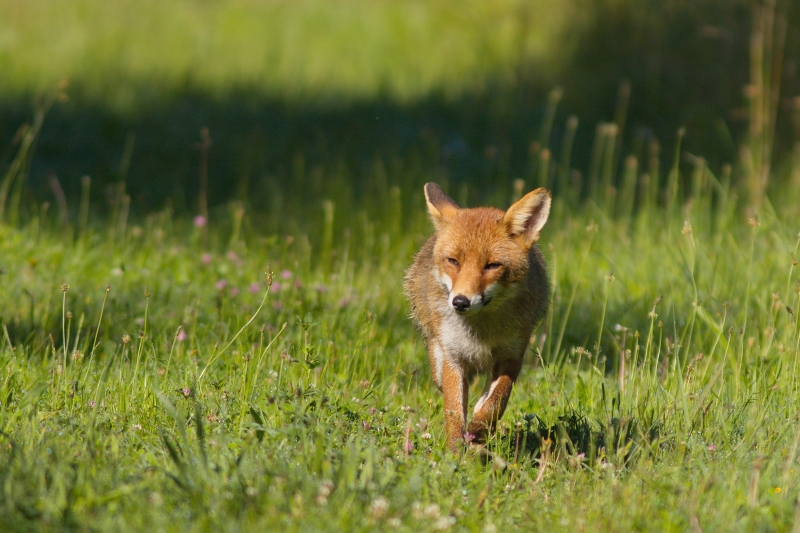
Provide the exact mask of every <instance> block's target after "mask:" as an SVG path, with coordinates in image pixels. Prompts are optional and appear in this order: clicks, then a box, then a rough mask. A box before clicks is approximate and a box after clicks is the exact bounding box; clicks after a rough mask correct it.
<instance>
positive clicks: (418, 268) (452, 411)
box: [405, 183, 550, 452]
mask: <svg viewBox="0 0 800 533" xmlns="http://www.w3.org/2000/svg"><path fill="white" fill-rule="evenodd" d="M425 199H426V200H427V204H428V213H429V215H430V217H431V220H432V221H433V225H434V227H435V232H434V234H433V236H431V238H430V239H428V241H427V242H426V243H425V245H424V246H423V247H422V248H421V249H420V251H419V252H418V253H417V255H416V257H415V258H414V263H413V264H412V265H411V268H409V269H408V272H407V273H406V278H405V292H406V296H407V297H408V300H409V302H410V303H411V308H412V316H413V318H414V322H415V323H416V325H417V327H418V328H419V329H420V331H421V332H422V335H423V336H424V337H425V340H426V342H427V348H428V359H429V360H430V364H431V371H432V373H433V379H434V381H435V382H436V385H437V386H438V387H439V389H440V390H441V391H442V392H443V393H444V415H445V431H446V434H447V445H448V447H449V448H450V449H451V450H453V451H456V452H457V451H458V450H459V448H460V447H461V446H462V444H463V443H464V442H465V441H466V442H470V441H471V442H472V443H474V444H482V443H485V441H486V438H487V437H488V435H489V433H490V432H491V431H492V430H493V429H494V426H495V424H496V423H497V421H498V420H499V419H500V417H502V416H503V412H504V411H505V409H506V404H507V403H508V398H509V395H510V394H511V388H512V386H513V385H514V381H515V380H516V379H517V376H518V375H519V372H520V370H521V368H522V358H523V356H524V355H525V351H526V349H527V348H528V343H529V341H530V336H531V333H532V332H533V329H534V328H535V327H536V325H537V324H538V323H539V322H541V320H542V319H543V318H544V316H545V314H546V313H547V310H548V307H549V302H550V284H549V281H548V278H547V271H546V267H545V262H544V258H543V257H542V253H541V251H540V250H539V247H538V246H536V241H537V240H539V232H540V231H541V229H542V227H543V226H544V224H545V222H547V217H548V215H549V214H550V191H548V190H547V189H536V190H535V191H532V192H530V193H528V194H527V195H525V196H524V197H523V198H522V199H520V200H519V201H518V202H516V203H515V204H514V205H512V206H511V207H510V208H509V209H508V211H506V212H503V211H501V210H499V209H495V208H491V207H478V208H473V209H461V208H459V206H458V205H456V203H455V202H454V201H453V199H452V198H450V197H449V196H447V195H446V194H445V193H444V191H442V189H441V187H439V186H438V185H437V184H435V183H427V184H426V185H425ZM477 373H486V374H488V378H487V380H486V387H485V388H484V391H483V394H482V395H481V396H480V398H478V402H477V403H476V404H475V408H474V412H473V417H472V420H471V421H470V423H469V426H466V419H467V400H468V390H469V382H470V380H471V379H472V377H473V376H474V375H475V374H477ZM465 429H466V432H465Z"/></svg>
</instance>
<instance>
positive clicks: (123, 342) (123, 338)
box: [122, 333, 131, 344]
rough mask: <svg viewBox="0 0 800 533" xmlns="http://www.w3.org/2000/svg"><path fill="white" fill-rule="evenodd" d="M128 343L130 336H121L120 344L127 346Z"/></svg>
mask: <svg viewBox="0 0 800 533" xmlns="http://www.w3.org/2000/svg"><path fill="white" fill-rule="evenodd" d="M129 342H131V336H130V335H128V334H127V333H126V334H125V335H123V336H122V344H128V343H129Z"/></svg>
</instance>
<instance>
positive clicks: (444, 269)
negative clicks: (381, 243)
mask: <svg viewBox="0 0 800 533" xmlns="http://www.w3.org/2000/svg"><path fill="white" fill-rule="evenodd" d="M425 197H426V200H427V203H428V212H429V214H430V216H431V219H432V220H433V222H434V225H435V226H436V244H435V246H434V250H433V257H434V262H435V266H434V273H433V274H434V277H435V278H436V280H437V282H438V283H439V284H440V285H441V286H442V287H443V288H444V289H445V290H446V291H447V294H448V301H447V303H448V305H449V306H450V307H452V309H453V310H454V311H455V312H456V313H458V314H460V315H465V316H469V315H474V314H477V313H478V312H480V311H481V310H482V309H484V308H491V307H499V305H500V303H502V302H503V301H504V300H506V299H508V298H509V297H512V296H513V295H514V294H516V288H517V286H518V285H519V284H520V283H522V282H523V281H524V279H525V276H526V274H527V270H528V253H529V252H530V249H531V247H532V246H533V245H534V244H535V243H536V241H537V240H538V239H539V232H540V230H541V228H542V226H544V223H545V222H546V221H547V216H548V214H549V212H550V194H549V192H548V191H547V190H545V189H537V190H535V191H533V192H531V193H529V194H528V195H526V196H525V197H524V198H522V199H521V200H519V201H518V202H517V203H515V204H514V205H512V206H511V207H510V208H509V209H508V211H505V212H503V211H501V210H499V209H493V208H486V207H483V208H475V209H460V208H459V207H458V206H457V205H456V204H455V202H453V200H452V199H451V198H449V197H448V196H447V195H446V194H445V193H444V192H443V191H442V190H441V188H439V186H438V185H436V184H432V183H431V184H428V185H427V186H426V187H425Z"/></svg>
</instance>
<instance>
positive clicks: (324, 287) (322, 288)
mask: <svg viewBox="0 0 800 533" xmlns="http://www.w3.org/2000/svg"><path fill="white" fill-rule="evenodd" d="M317 292H319V293H320V294H324V293H326V292H328V286H327V285H325V284H324V283H320V284H319V285H317Z"/></svg>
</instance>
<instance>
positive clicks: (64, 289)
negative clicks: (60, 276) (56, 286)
mask: <svg viewBox="0 0 800 533" xmlns="http://www.w3.org/2000/svg"><path fill="white" fill-rule="evenodd" d="M68 289H69V285H67V284H66V283H65V284H63V285H61V292H67V290H68Z"/></svg>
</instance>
